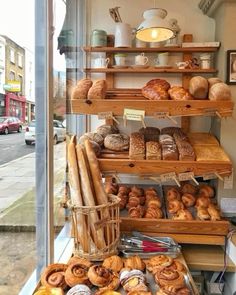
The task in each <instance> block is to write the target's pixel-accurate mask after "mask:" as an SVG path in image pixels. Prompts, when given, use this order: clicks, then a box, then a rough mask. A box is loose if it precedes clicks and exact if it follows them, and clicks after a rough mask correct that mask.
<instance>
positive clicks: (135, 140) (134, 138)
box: [129, 132, 145, 160]
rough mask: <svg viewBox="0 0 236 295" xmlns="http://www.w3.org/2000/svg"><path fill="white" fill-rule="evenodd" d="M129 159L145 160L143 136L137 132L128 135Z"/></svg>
mask: <svg viewBox="0 0 236 295" xmlns="http://www.w3.org/2000/svg"><path fill="white" fill-rule="evenodd" d="M129 157H130V159H133V160H143V159H145V141H144V135H143V134H142V133H139V132H133V133H131V135H130V147H129Z"/></svg>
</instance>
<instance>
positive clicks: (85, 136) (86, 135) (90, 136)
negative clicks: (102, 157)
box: [79, 132, 104, 146]
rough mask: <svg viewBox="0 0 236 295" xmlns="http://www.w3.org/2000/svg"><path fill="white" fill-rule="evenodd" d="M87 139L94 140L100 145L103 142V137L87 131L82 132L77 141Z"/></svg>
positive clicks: (82, 141)
mask: <svg viewBox="0 0 236 295" xmlns="http://www.w3.org/2000/svg"><path fill="white" fill-rule="evenodd" d="M87 139H89V140H90V141H95V142H96V143H98V144H99V145H100V146H102V145H103V142H104V138H103V137H102V136H101V135H100V134H98V133H97V132H87V133H84V134H83V135H82V136H80V138H79V143H80V144H81V143H82V144H83V143H84V141H85V140H87Z"/></svg>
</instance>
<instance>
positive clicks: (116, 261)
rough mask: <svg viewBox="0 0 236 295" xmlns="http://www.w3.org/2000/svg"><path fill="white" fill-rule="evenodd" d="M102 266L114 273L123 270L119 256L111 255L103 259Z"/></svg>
mask: <svg viewBox="0 0 236 295" xmlns="http://www.w3.org/2000/svg"><path fill="white" fill-rule="evenodd" d="M102 266H104V267H105V268H108V269H112V270H113V271H115V272H120V271H121V269H122V268H123V261H122V259H121V258H120V257H119V256H117V255H113V256H110V257H107V258H105V260H104V261H103V264H102Z"/></svg>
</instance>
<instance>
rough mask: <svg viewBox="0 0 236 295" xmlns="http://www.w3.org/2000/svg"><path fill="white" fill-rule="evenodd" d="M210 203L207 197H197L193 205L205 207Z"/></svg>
mask: <svg viewBox="0 0 236 295" xmlns="http://www.w3.org/2000/svg"><path fill="white" fill-rule="evenodd" d="M210 203H211V200H210V199H209V198H207V197H204V196H203V197H198V198H197V200H196V205H195V207H205V208H207V207H208V206H209V205H210Z"/></svg>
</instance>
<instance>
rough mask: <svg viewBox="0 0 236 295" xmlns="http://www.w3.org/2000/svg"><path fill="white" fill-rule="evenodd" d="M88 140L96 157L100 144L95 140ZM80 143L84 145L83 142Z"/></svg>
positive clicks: (99, 150)
mask: <svg viewBox="0 0 236 295" xmlns="http://www.w3.org/2000/svg"><path fill="white" fill-rule="evenodd" d="M90 142H91V144H92V147H93V150H94V153H95V155H96V156H97V157H98V156H100V154H101V151H102V149H101V146H100V145H99V144H98V143H96V142H95V141H92V140H90ZM81 145H82V146H84V142H83V143H81Z"/></svg>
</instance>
